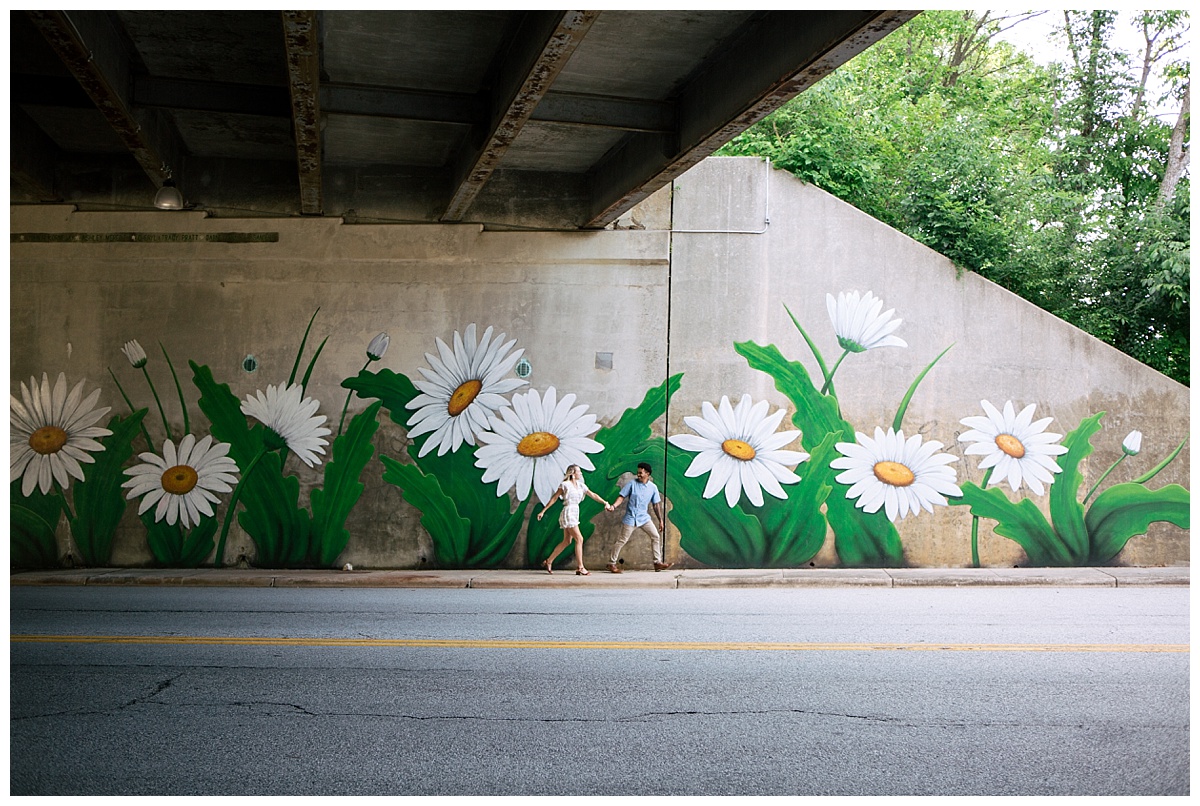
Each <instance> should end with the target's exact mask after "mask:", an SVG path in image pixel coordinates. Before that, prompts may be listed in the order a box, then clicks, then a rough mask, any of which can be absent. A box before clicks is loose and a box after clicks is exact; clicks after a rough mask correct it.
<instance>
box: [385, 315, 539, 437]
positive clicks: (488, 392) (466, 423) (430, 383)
mask: <svg viewBox="0 0 1200 806" xmlns="http://www.w3.org/2000/svg"><path fill="white" fill-rule="evenodd" d="M504 337H505V334H504V333H501V334H500V335H499V336H497V337H495V338H492V328H490V327H489V328H488V329H487V330H485V331H484V332H483V338H481V339H480V340H479V343H478V344H476V342H475V323H474V322H472V323H471V324H470V325H467V328H466V330H465V331H464V333H463V334H462V335H459V333H458V332H457V331H455V333H454V348H453V349H451V348H450V347H449V346H448V345H447V344H446V343H445V342H444V341H442V340H441V339H436V342H437V348H438V356H439V357H440V358H439V357H435V356H433V355H431V354H429V353H426V354H425V360H426V361H427V362H429V366H430V369H426V368H425V367H420V368H419V369H418V372H420V373H421V374H422V375H424V376H425V380H423V381H413V385H414V386H416V388H417V389H419V390H420V391H421V394H419V395H418V396H417V397H415V398H413V399H412V400H410V401H409V402H408V404H407V406H406V407H407V408H409V409H415V410H416V413H415V414H414V415H413V416H412V418H411V419H410V420H409V423H408V425H409V432H408V435H409V437H411V438H413V439H416V438H417V437H419V436H424V435H426V434H428V436H426V437H425V440H424V444H423V445H422V447H421V451H420V455H421V456H424V455H425V454H427V453H429V452H430V451H432V450H433V449H434V448H435V447H436V448H437V451H438V455H439V456H441V455H444V454H445V453H446V452H447V451H456V450H458V449H459V447H460V446H462V445H463V444H464V443H465V444H467V445H474V444H475V439H476V437H477V436H478V435H479V434H480V433H482V432H484V431H487V430H489V429H490V428H491V426H490V424H489V418H490V417H491V415H492V414H493V413H495V412H496V411H498V410H499V409H501V408H503V407H504V406H505V405H507V402H508V401H506V400H505V399H504V397H503V395H505V394H507V393H509V392H511V391H513V390H514V389H518V388H520V387H521V386H524V385H525V384H526V383H527V382H526V381H523V380H521V379H519V378H506V377H504V376H505V375H507V374H508V373H509V372H511V371H512V368H513V367H514V366H515V365H516V363H517V361H518V359H520V357H521V355H522V354H523V353H524V352H525V351H524V350H523V349H522V350H516V351H513V352H510V350H512V347H513V345H514V344H516V343H517V342H516V339H513V340H511V341H507V342H506V341H505V340H504Z"/></svg>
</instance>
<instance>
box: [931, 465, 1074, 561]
mask: <svg viewBox="0 0 1200 806" xmlns="http://www.w3.org/2000/svg"><path fill="white" fill-rule="evenodd" d="M960 487H961V489H962V492H963V494H962V497H961V498H951V499H950V505H951V506H969V507H970V508H971V514H972V515H974V516H976V517H978V518H988V519H990V520H994V521H996V526H995V527H994V528H995V532H996V534H998V535H1000V536H1001V537H1007V538H1008V539H1009V540H1012V541H1014V542H1016V543H1017V545H1019V546H1020V547H1021V548H1023V549H1025V554H1026V555H1028V557H1029V562H1030V564H1031V565H1040V566H1066V565H1074V564H1075V563H1074V561H1073V560H1072V558H1071V556H1070V555H1069V554H1068V553H1067V550H1066V547H1065V546H1064V545H1063V542H1062V540H1061V539H1059V537H1058V535H1057V534H1055V532H1054V528H1053V527H1051V526H1050V523H1049V522H1048V521H1047V520H1046V516H1044V515H1043V514H1042V513H1041V510H1039V509H1038V508H1037V505H1036V504H1034V503H1033V501H1031V500H1029V499H1028V498H1024V499H1022V500H1021V501H1020V502H1019V503H1016V504H1014V503H1013V502H1012V501H1010V500H1009V499H1008V496H1006V495H1005V494H1004V492H1003V491H1002V490H1000V489H998V488H996V487H991V488H989V489H987V490H983V489H980V488H979V486H978V485H976V484H975V483H974V482H970V481H968V482H966V483H965V484H962V485H960Z"/></svg>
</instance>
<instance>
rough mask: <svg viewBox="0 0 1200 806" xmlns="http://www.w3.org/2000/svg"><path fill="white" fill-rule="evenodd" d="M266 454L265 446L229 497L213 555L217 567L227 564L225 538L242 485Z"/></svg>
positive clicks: (251, 461) (227, 534) (252, 460)
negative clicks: (215, 552)
mask: <svg viewBox="0 0 1200 806" xmlns="http://www.w3.org/2000/svg"><path fill="white" fill-rule="evenodd" d="M266 454H267V450H266V448H264V449H263V450H261V451H259V452H258V454H257V455H256V456H255V457H254V458H253V459H251V460H250V466H249V467H248V468H246V472H245V473H243V474H242V478H241V480H240V481H238V483H237V486H235V487H234V488H233V495H231V496H230V497H229V508H228V509H227V510H225V522H224V523H223V524H221V538H220V539H219V540H218V541H217V554H216V556H215V557H213V565H214V566H215V567H217V568H221V567H222V566H223V565H224V564H225V538H226V537H228V536H229V524H230V523H232V522H233V513H234V512H235V511H236V510H237V505H238V498H239V497H241V494H242V485H243V484H245V483H246V479H248V478H250V474H251V473H253V472H254V468H256V467H258V460H259V459H262V458H263V457H264V456H266Z"/></svg>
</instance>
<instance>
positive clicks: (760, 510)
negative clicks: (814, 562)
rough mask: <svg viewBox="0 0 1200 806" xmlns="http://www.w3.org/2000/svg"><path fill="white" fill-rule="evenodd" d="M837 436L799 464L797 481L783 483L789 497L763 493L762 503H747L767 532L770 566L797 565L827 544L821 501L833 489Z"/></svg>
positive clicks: (768, 565) (826, 528)
mask: <svg viewBox="0 0 1200 806" xmlns="http://www.w3.org/2000/svg"><path fill="white" fill-rule="evenodd" d="M833 444H834V436H833V435H832V434H830V435H828V436H827V437H825V440H824V441H823V442H822V443H821V444H820V445H818V446H817V448H816V450H814V451H813V453H812V455H810V456H809V458H808V460H807V461H805V462H803V463H801V464H800V465H799V466H798V467H796V474H797V475H798V476H800V482H799V483H798V484H789V485H786V486H784V488H783V489H784V491H785V492H786V493H787V500H783V501H781V500H780V499H778V498H775V497H774V496H770V495H767V496H764V500H763V506H762V507H750V506H748V507H747V509H746V511H747V512H748V513H750V514H753V515H756V516H757V517H758V519H759V521H760V522H761V523H762V525H763V532H764V533H765V534H766V542H767V546H768V550H767V563H766V567H767V568H796V567H798V566H800V565H803V564H804V563H806V562H808V561H809V560H811V559H812V558H813V557H814V556H816V553H817V552H818V551H820V550H821V546H822V545H824V544H825V534H826V532H827V531H828V528H829V527H828V524H827V523H826V522H825V515H824V514H823V513H822V512H821V505H822V504H824V503H825V500H826V499H827V498H828V497H829V492H830V490H832V489H833V487H832V482H833V468H831V467H830V466H829V463H830V462H831V461H832V460H833V459H834V457H836V456H837V452H836V451H835V450H834V447H833Z"/></svg>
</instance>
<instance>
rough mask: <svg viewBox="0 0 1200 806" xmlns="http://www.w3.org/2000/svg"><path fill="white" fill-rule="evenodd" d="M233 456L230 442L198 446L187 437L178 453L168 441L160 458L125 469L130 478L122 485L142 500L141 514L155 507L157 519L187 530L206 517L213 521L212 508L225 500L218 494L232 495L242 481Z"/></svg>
mask: <svg viewBox="0 0 1200 806" xmlns="http://www.w3.org/2000/svg"><path fill="white" fill-rule="evenodd" d="M228 453H229V443H226V442H217V443H214V442H213V438H212V437H211V436H206V437H204V438H203V439H201V440H200V441H199V442H197V441H196V438H195V436H193V435H192V434H187V435H185V436H184V437H183V439H181V440H180V441H179V448H178V450H176V447H175V443H173V442H172V441H171V440H169V439H168V440H165V441H164V442H163V451H162V456H161V457H160V456H159V455H157V454H154V453H142V454H139V455H138V458H139V459H141V460H142V462H141V464H138V465H134V466H133V467H131V468H129V469H128V470H126V471H125V475H127V476H129V477H130V478H129V480H128V481H126V482H125V483H124V484H122V485H121V486H122V487H125V488H127V489H128V490H129V494H128V498H129V500H131V501H132V500H133V499H135V498H138V497H140V498H141V499H142V503H141V505H140V506H139V507H138V515H141V514H143V513H145V512H147V511H148V510H150V509H151V508H152V507H153V508H154V520H155V521H162V520H166V522H167V523H168V524H169V525H171V526H174V525H175V523H176V521H178V522H179V523H180V524H181V525H182V526H183V528H185V529H188V528H191V527H192V526H196V525H198V524H199V523H200V519H201V518H202V517H206V518H211V517H213V515H214V511H213V505H214V504H218V503H220V501H221V499H220V498H219V497H218V496H217V493H228V492H230V491H232V490H233V486H232V485H234V484H236V483H237V476H236V475H235V474H236V473H237V472H238V467H237V463H236V462H234V461H233V459H231V458H229V456H228Z"/></svg>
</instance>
